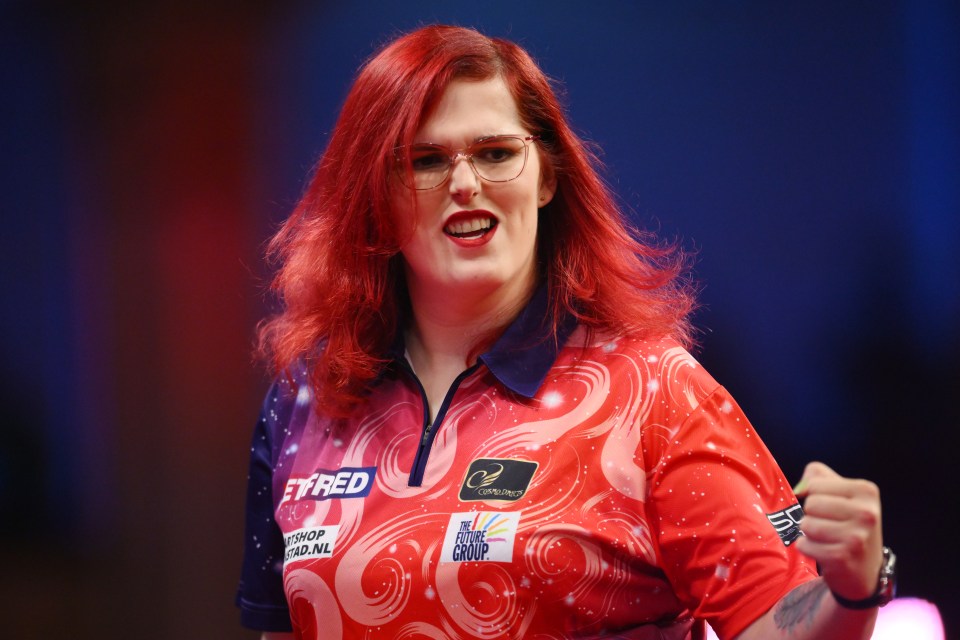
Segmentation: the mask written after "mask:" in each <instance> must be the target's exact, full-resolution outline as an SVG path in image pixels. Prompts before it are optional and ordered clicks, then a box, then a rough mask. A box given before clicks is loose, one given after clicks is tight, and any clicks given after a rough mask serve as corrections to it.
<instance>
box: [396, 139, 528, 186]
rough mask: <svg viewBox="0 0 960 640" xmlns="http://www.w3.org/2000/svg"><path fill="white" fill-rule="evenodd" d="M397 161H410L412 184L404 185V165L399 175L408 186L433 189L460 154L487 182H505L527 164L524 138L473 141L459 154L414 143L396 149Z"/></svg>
mask: <svg viewBox="0 0 960 640" xmlns="http://www.w3.org/2000/svg"><path fill="white" fill-rule="evenodd" d="M398 152H399V154H398V156H399V159H400V160H404V159H405V157H408V158H409V161H410V166H411V167H412V168H413V176H412V179H413V184H412V185H410V184H407V182H408V176H407V175H405V174H406V171H405V168H404V166H403V165H404V164H405V163H403V162H401V165H400V166H399V167H398V168H399V169H400V176H401V178H402V179H403V181H404V184H407V186H408V187H410V186H412V187H413V188H414V189H433V188H435V187H438V186H439V185H441V184H443V183H444V181H446V179H447V176H448V175H449V174H450V169H451V167H452V166H453V164H454V162H455V161H456V158H457V157H458V156H459V155H463V156H464V158H465V159H466V160H467V161H468V162H469V163H470V164H471V166H472V167H473V170H474V171H475V172H476V173H477V175H478V176H480V177H481V178H483V179H484V180H488V181H490V182H508V181H510V180H514V179H516V178H517V177H519V176H520V174H521V173H523V168H524V166H525V165H526V162H527V145H526V141H525V140H523V138H518V137H514V136H496V137H492V138H486V139H484V140H481V141H479V142H476V143H474V144H472V145H470V146H469V147H467V148H466V149H464V150H463V151H462V152H459V153H456V152H454V151H453V150H451V149H449V148H447V147H444V146H441V145H436V144H414V145H410V146H407V147H401V148H399V149H398Z"/></svg>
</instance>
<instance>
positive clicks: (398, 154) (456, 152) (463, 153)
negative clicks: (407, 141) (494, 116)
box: [393, 133, 540, 191]
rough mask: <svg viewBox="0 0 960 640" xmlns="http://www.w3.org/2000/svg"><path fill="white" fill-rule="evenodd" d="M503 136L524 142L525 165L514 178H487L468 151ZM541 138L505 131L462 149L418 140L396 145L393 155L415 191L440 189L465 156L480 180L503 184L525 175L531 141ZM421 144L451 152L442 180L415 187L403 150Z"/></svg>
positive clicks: (399, 169)
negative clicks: (432, 184) (410, 143)
mask: <svg viewBox="0 0 960 640" xmlns="http://www.w3.org/2000/svg"><path fill="white" fill-rule="evenodd" d="M502 138H514V139H516V140H520V141H521V142H522V143H523V166H522V167H520V171H519V172H518V173H517V175H515V176H514V177H512V178H508V179H506V180H491V179H490V178H485V177H483V176H482V175H480V172H479V171H477V167H476V165H475V164H473V154H472V153H468V152H467V150H468V149H470V147H473V146H475V145H478V144H482V143H484V142H489V141H490V140H498V139H502ZM539 139H540V136H534V135H530V136H523V135H519V134H512V133H505V134H501V135H495V136H487V137H486V138H481V139H479V140H477V141H475V142H474V143H473V144H471V145H470V146H468V147H463V148H462V149H451V148H450V147H448V146H446V145H442V144H437V143H435V142H417V143H415V144H413V145H400V146H397V147H394V148H393V155H394V158H395V160H396V166H397V173H398V174H399V176H400V182H401V183H402V184H403V186H405V187H406V188H407V189H412V190H413V191H432V190H434V189H439V188H440V187H442V186H443V185H445V184H446V183H447V180H449V179H450V176H451V175H452V174H453V167H454V165H455V164H456V163H457V160H459V159H460V158H463V159H464V160H466V161H467V164H469V165H470V169H471V170H472V171H473V174H474V175H475V176H477V178H479V179H480V180H483V181H484V182H493V183H497V184H503V183H504V182H512V181H514V180H516V179H517V178H519V177H520V176H522V175H523V170H524V169H526V168H527V159H528V158H529V157H530V149H529V147H530V143H531V142H536V141H537V140H539ZM419 145H427V146H431V147H436V148H437V149H439V150H443V151H444V152H449V153H447V154H446V155H447V158H448V160H449V162H448V163H447V170H446V172H445V173H444V175H443V178H442V179H441V180H440V182H438V183H437V184H435V185H434V186H432V187H414V186H411V185H409V184H407V178H408V175H407V174H408V172H409V173H412V172H413V169H412V165H411V164H410V163H408V162H405V161H404V158H403V150H404V149H406V148H408V147H412V146H419Z"/></svg>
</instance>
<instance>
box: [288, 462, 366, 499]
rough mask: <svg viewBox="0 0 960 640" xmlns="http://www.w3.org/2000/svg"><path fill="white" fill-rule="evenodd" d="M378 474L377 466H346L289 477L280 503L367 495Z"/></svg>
mask: <svg viewBox="0 0 960 640" xmlns="http://www.w3.org/2000/svg"><path fill="white" fill-rule="evenodd" d="M376 475H377V468H376V467H343V468H342V469H337V470H335V471H331V470H329V469H317V470H316V471H315V472H314V473H312V474H310V475H309V476H305V477H291V478H290V479H289V480H287V485H286V487H285V488H284V490H283V498H281V499H280V504H281V505H282V504H283V503H285V502H288V501H290V500H294V501H296V500H330V499H332V498H364V497H366V496H368V495H370V489H371V488H372V487H373V479H374V478H375V477H376Z"/></svg>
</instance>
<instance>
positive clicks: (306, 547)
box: [283, 524, 340, 565]
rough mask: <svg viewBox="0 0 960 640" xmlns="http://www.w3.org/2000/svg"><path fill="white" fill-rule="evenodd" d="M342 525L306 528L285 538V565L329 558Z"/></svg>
mask: <svg viewBox="0 0 960 640" xmlns="http://www.w3.org/2000/svg"><path fill="white" fill-rule="evenodd" d="M339 531H340V525H338V524H335V525H331V526H328V527H306V528H305V529H297V530H296V531H291V532H290V533H288V534H286V535H284V536H283V546H284V553H283V564H284V565H286V564H287V563H288V562H294V561H296V560H312V559H314V558H329V557H331V556H332V555H333V549H334V547H335V546H336V543H337V533H338V532H339Z"/></svg>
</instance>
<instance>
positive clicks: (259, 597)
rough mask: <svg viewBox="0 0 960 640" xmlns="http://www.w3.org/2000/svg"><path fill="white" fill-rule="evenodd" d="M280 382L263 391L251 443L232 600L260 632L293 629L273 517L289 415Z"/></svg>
mask: <svg viewBox="0 0 960 640" xmlns="http://www.w3.org/2000/svg"><path fill="white" fill-rule="evenodd" d="M286 386H288V385H286V384H285V383H284V382H280V381H278V382H276V383H274V385H273V386H272V387H271V389H270V391H269V392H268V393H267V397H266V400H265V401H264V404H263V408H262V409H261V412H260V419H259V420H258V421H257V424H256V427H255V429H254V434H253V442H252V444H251V446H250V473H249V475H248V477H247V507H246V527H245V528H246V530H245V537H244V551H243V565H242V569H241V574H240V587H239V589H238V591H237V597H236V604H237V606H238V607H239V608H240V622H241V624H243V626H245V627H247V628H250V629H255V630H258V631H292V630H293V629H292V625H291V622H290V613H289V610H288V608H287V600H286V596H285V594H284V591H283V551H284V544H283V536H282V534H281V531H280V527H279V526H278V525H277V523H276V521H275V520H274V516H273V510H274V501H273V472H274V467H275V461H276V460H277V457H278V456H277V452H278V447H280V446H282V444H283V443H282V439H280V438H277V433H278V424H279V425H282V424H284V422H283V418H285V417H287V418H288V417H289V416H288V415H284V414H289V411H284V406H285V405H287V404H289V403H287V402H285V401H284V395H286V394H284V393H283V387H286Z"/></svg>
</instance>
